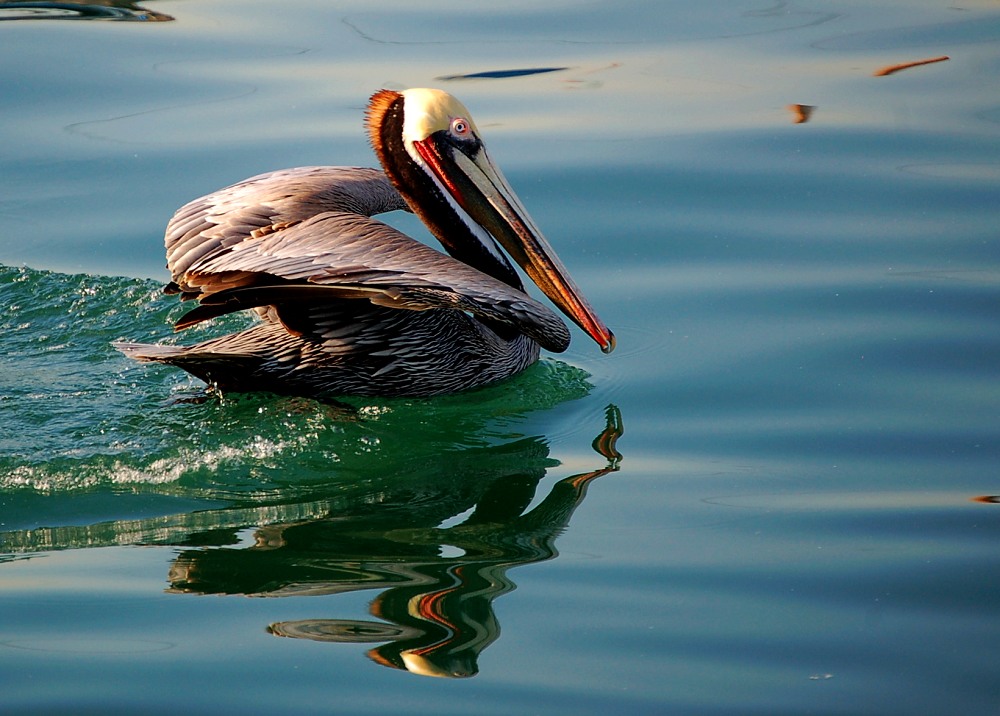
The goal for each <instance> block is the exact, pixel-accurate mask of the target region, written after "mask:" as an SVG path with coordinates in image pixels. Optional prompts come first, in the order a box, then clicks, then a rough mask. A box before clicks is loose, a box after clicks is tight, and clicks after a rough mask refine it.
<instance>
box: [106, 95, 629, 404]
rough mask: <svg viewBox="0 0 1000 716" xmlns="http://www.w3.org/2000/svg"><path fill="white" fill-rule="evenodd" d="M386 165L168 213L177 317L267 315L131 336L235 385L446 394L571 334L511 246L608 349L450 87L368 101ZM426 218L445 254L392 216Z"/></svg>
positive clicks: (294, 178) (558, 348)
mask: <svg viewBox="0 0 1000 716" xmlns="http://www.w3.org/2000/svg"><path fill="white" fill-rule="evenodd" d="M366 123H367V128H368V134H369V138H370V141H371V144H372V147H373V149H374V150H375V154H376V156H377V157H378V159H379V162H380V163H381V165H382V169H383V171H379V170H377V169H368V168H360V167H320V166H317V167H298V168H294V169H284V170H280V171H275V172H270V173H267V174H261V175H259V176H255V177H251V178H249V179H246V180H244V181H242V182H239V183H238V184H234V185H232V186H229V187H226V188H224V189H220V190H219V191H216V192H214V193H212V194H208V195H207V196H203V197H201V198H200V199H195V200H194V201H192V202H190V203H188V204H186V205H185V206H183V207H181V208H180V209H179V210H177V212H176V213H175V214H174V216H173V218H172V219H171V220H170V222H169V223H168V225H167V229H166V236H165V241H164V243H165V245H166V254H167V268H168V270H169V271H170V274H171V279H172V281H171V283H170V284H168V285H167V287H166V288H165V289H164V291H165V292H167V293H179V294H180V297H181V299H182V300H186V299H197V302H198V306H197V307H195V308H194V309H193V310H191V311H189V312H188V313H186V314H185V315H184V316H182V317H181V318H180V319H179V320H178V321H177V322H176V324H175V329H176V330H181V329H183V328H187V327H189V326H192V325H195V324H197V323H200V322H202V321H205V320H208V319H210V318H214V317H217V316H221V315H224V314H228V313H232V312H235V311H242V310H246V309H253V310H255V311H256V313H257V314H258V315H259V317H260V319H261V320H260V321H259V322H257V323H255V324H254V325H253V326H252V327H250V328H248V329H246V330H244V331H241V332H239V333H234V334H231V335H227V336H223V337H220V338H214V339H211V340H206V341H204V342H202V343H198V344H196V345H190V346H174V345H149V344H139V343H117V344H115V346H116V347H117V348H118V349H119V350H121V351H122V352H123V353H125V354H126V355H128V356H130V357H132V358H134V359H137V360H139V361H146V362H156V363H166V364H169V365H172V366H176V367H178V368H182V369H184V370H185V371H187V372H189V373H191V374H193V375H195V376H197V377H198V378H200V379H201V380H203V381H205V382H206V383H208V384H209V386H210V387H212V388H215V389H217V390H218V391H219V392H222V393H225V392H248V391H269V392H274V393H281V394H289V395H300V396H308V397H335V396H344V395H359V396H430V395H438V394H442V393H452V392H457V391H462V390H468V389H470V388H476V387H479V386H482V385H486V384H488V383H493V382H496V381H499V380H503V379H504V378H507V377H509V376H512V375H514V374H516V373H518V372H519V371H521V370H524V369H525V368H526V367H528V366H529V365H531V364H532V363H534V362H535V361H537V360H538V356H539V350H540V348H544V349H545V350H548V351H553V352H562V351H564V350H566V348H567V347H568V346H569V341H570V334H569V330H568V329H567V327H566V324H565V323H564V322H563V321H562V319H561V318H559V317H558V316H557V315H556V314H555V313H554V312H553V311H552V310H551V309H549V308H547V307H546V306H545V305H543V304H542V303H539V302H538V301H536V300H535V299H533V298H531V297H530V296H529V295H528V294H527V293H525V289H524V285H523V283H522V282H521V279H520V277H519V274H518V272H517V271H516V270H515V268H514V267H513V266H512V264H511V262H510V261H509V260H508V258H507V256H506V255H505V254H504V253H503V251H502V250H501V248H500V247H503V249H504V250H506V252H507V254H509V256H510V257H511V258H513V259H514V261H515V262H517V264H518V265H520V266H521V268H522V269H523V270H524V272H525V273H526V274H527V276H528V277H529V278H530V279H531V280H532V281H533V282H534V283H535V284H536V285H537V286H538V287H539V288H540V289H541V291H542V292H543V293H544V294H545V295H546V296H548V298H549V299H550V300H551V301H552V303H553V304H554V305H555V306H556V307H557V308H558V309H559V310H560V311H562V313H564V314H565V315H566V316H567V317H568V318H570V319H571V320H572V321H573V322H574V323H576V324H577V325H578V326H580V328H581V329H583V331H585V332H586V333H587V334H588V335H589V336H590V337H591V338H593V339H594V341H596V342H597V343H598V345H599V346H600V347H601V349H602V350H603V351H604V352H605V353H609V352H610V351H611V350H612V349H613V348H614V345H615V338H614V334H612V332H611V331H610V330H609V329H608V328H607V326H605V325H604V323H603V322H602V321H601V319H600V318H598V316H597V313H596V312H595V311H594V309H593V308H592V307H591V306H590V304H589V303H588V302H587V300H586V299H585V298H584V296H583V294H582V292H581V291H580V289H579V288H577V286H576V284H575V283H574V282H573V280H572V278H571V277H570V275H569V272H568V271H567V270H566V268H565V267H564V266H563V265H562V263H561V262H560V261H559V259H558V257H557V256H556V254H555V252H554V251H553V250H552V247H551V246H549V244H548V242H547V241H546V240H545V238H544V237H543V235H542V233H541V232H540V231H539V230H538V228H537V227H536V226H535V223H534V222H533V221H532V219H531V217H530V216H529V215H528V213H527V212H526V211H525V209H524V207H523V206H522V204H521V202H520V200H519V199H518V198H517V195H516V194H514V192H513V190H512V189H511V188H510V185H509V184H508V183H507V180H506V179H505V178H504V176H503V174H502V173H501V172H500V170H499V169H498V168H497V166H496V165H495V164H494V163H493V161H492V160H491V159H490V155H489V153H488V152H487V151H486V147H485V145H484V144H483V140H482V137H481V135H480V133H479V130H478V129H477V127H476V125H475V123H474V122H473V120H472V117H471V116H470V115H469V112H468V110H467V109H466V108H465V107H464V106H463V105H462V103H461V102H459V101H458V100H457V99H455V98H454V97H452V96H451V95H449V94H448V93H446V92H443V91H441V90H435V89H409V90H404V91H402V92H395V91H391V90H380V91H378V92H376V93H375V94H374V95H372V97H371V99H370V100H369V103H368V108H367V112H366ZM394 210H405V211H412V212H414V213H415V214H416V215H417V216H418V217H419V218H420V219H421V220H422V221H423V223H424V224H425V225H426V226H427V228H428V229H429V230H430V232H431V233H432V234H433V235H434V236H435V237H436V238H437V240H438V241H440V242H441V245H442V246H443V247H444V249H445V251H446V252H447V254H444V253H442V252H440V251H438V250H436V249H433V248H431V247H430V246H427V245H425V244H423V243H420V242H419V241H416V240H415V239H412V238H410V237H408V236H406V235H405V234H403V233H402V232H400V231H398V230H396V229H394V228H392V227H390V226H388V225H386V224H384V223H382V222H380V221H378V220H376V219H373V218H372V217H373V216H374V215H376V214H379V213H382V212H388V211H394Z"/></svg>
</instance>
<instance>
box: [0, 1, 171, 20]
mask: <svg viewBox="0 0 1000 716" xmlns="http://www.w3.org/2000/svg"><path fill="white" fill-rule="evenodd" d="M173 19H174V18H173V17H171V16H170V15H165V14H163V13H160V12H153V11H152V10H147V9H146V8H143V7H139V5H137V4H136V3H134V2H129V1H128V0H86V1H85V2H74V1H73V0H66V1H65V2H45V1H43V0H40V1H37V2H30V1H24V2H22V1H19V0H13V1H12V2H4V1H3V0H0V20H113V21H119V22H169V21H170V20H173Z"/></svg>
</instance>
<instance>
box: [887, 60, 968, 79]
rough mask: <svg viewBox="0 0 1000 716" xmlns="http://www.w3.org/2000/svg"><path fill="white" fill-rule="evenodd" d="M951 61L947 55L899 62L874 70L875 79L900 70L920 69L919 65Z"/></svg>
mask: <svg viewBox="0 0 1000 716" xmlns="http://www.w3.org/2000/svg"><path fill="white" fill-rule="evenodd" d="M949 59H951V58H950V57H948V55H941V56H940V57H929V58H927V59H926V60H915V61H913V62H901V63H899V64H898V65H888V66H886V67H883V68H881V69H879V70H875V77H885V76H886V75H891V74H893V73H894V72H899V71H900V70H908V69H910V68H911V67H920V66H921V65H933V64H934V63H935V62H944V61H945V60H949Z"/></svg>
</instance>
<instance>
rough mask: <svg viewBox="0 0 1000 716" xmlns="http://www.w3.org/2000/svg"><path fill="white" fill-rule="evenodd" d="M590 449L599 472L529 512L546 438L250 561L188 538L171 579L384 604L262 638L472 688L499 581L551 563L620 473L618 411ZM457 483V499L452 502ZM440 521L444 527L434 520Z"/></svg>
mask: <svg viewBox="0 0 1000 716" xmlns="http://www.w3.org/2000/svg"><path fill="white" fill-rule="evenodd" d="M606 419H607V423H606V425H605V427H604V429H603V430H602V431H601V432H600V434H599V435H598V436H597V438H596V439H595V440H594V443H593V445H594V449H595V450H596V451H597V452H598V453H599V454H600V455H601V456H602V457H603V458H604V459H605V460H606V463H605V464H604V465H603V466H602V467H600V468H598V469H595V470H592V471H590V472H585V473H580V474H577V475H573V476H571V477H566V478H564V479H561V480H559V481H558V482H556V483H555V484H554V485H552V487H551V488H550V489H549V492H548V494H547V495H545V497H544V498H543V499H541V500H540V501H539V502H538V503H537V504H536V505H535V506H534V507H531V508H530V509H528V508H529V506H530V505H531V504H532V502H533V501H534V499H535V493H536V490H537V488H538V486H539V482H540V481H541V480H542V478H543V477H544V476H545V473H546V463H547V462H548V454H549V451H548V446H547V444H546V442H545V441H544V440H543V439H542V438H538V437H533V438H524V439H521V440H517V441H514V442H511V443H508V444H505V445H499V446H491V447H485V448H481V449H478V450H469V451H466V453H465V454H463V455H462V456H461V459H459V460H456V461H452V462H451V463H450V464H449V465H442V466H441V474H440V479H439V480H438V481H437V482H432V483H431V484H429V485H428V484H424V485H422V495H421V497H420V499H412V495H411V494H410V488H409V487H407V483H406V482H405V481H404V482H401V483H400V486H401V487H400V489H401V494H391V493H390V494H380V495H378V496H375V495H369V496H367V498H366V499H359V500H356V501H353V502H352V503H351V504H347V505H340V507H339V509H338V510H337V512H336V513H331V514H329V515H325V516H323V517H321V518H317V519H309V520H304V521H300V522H286V523H281V524H271V525H267V526H264V527H259V528H257V529H256V530H255V531H254V534H253V544H252V545H251V546H249V547H244V548H241V547H232V546H226V545H227V543H231V542H232V540H233V538H234V533H233V532H232V531H231V530H225V531H222V532H221V533H219V532H215V533H213V532H206V533H203V534H200V535H191V536H190V538H189V539H190V541H191V542H193V543H195V544H197V548H192V549H187V550H185V551H183V552H182V553H181V554H180V555H179V556H178V557H177V559H176V561H175V562H174V564H173V566H172V568H171V570H170V575H169V580H170V584H171V590H170V591H174V592H186V593H198V594H243V595H249V596H270V597H276V596H301V595H324V594H337V593H343V592H349V591H355V590H361V589H378V590H382V591H381V593H380V594H379V596H378V597H376V598H375V599H374V600H373V601H372V603H371V606H370V611H371V613H372V615H373V616H374V617H376V618H377V619H378V620H379V621H363V620H362V621H359V620H351V619H337V618H316V619H306V620H298V621H287V622H279V623H276V624H272V625H271V626H270V627H269V628H268V629H269V631H270V633H272V634H275V635H277V636H284V637H292V638H300V639H311V640H314V641H328V642H342V643H343V642H350V643H357V642H366V643H367V642H377V643H380V644H381V645H380V646H376V647H374V648H372V649H371V650H370V651H369V652H368V656H369V657H370V658H371V659H372V660H373V661H375V662H377V663H379V664H383V665H386V666H391V667H394V668H397V669H405V670H407V671H410V672H413V673H417V674H421V675H426V676H444V677H468V676H473V675H475V674H476V673H477V672H478V665H477V661H478V656H479V654H480V652H482V650H483V649H485V648H486V647H487V646H489V645H490V644H491V643H493V641H495V640H496V638H497V637H498V636H499V633H500V627H499V624H498V623H497V619H496V615H495V614H494V612H493V609H492V603H493V600H494V599H496V598H497V597H499V596H501V595H503V594H506V593H507V592H510V591H511V590H513V589H514V583H513V582H512V581H511V580H510V578H509V577H508V576H507V571H508V570H509V569H510V568H512V567H516V566H519V565H524V564H531V563H533V562H540V561H544V560H547V559H551V558H553V557H555V556H556V554H557V552H556V548H555V540H556V537H557V536H558V535H559V534H561V532H562V531H563V530H564V529H565V528H566V526H567V525H568V523H569V520H570V517H571V516H572V514H573V511H574V510H575V509H576V507H577V506H578V505H579V504H580V503H581V501H582V500H583V498H584V497H585V496H586V493H587V487H588V486H589V485H590V483H591V482H592V481H593V480H595V479H596V478H598V477H601V476H603V475H607V474H608V473H611V472H614V471H616V470H617V469H618V465H619V462H620V460H621V454H620V453H618V451H617V449H616V447H615V443H616V441H617V439H618V437H620V436H621V434H622V432H623V427H622V421H621V415H620V413H619V411H618V409H617V408H616V407H614V406H610V407H609V408H608V409H607V414H606ZM456 474H457V475H459V476H460V477H461V478H462V479H461V482H462V484H463V485H464V486H466V487H467V488H469V489H467V490H465V491H464V492H463V491H459V492H456V490H455V489H454V486H455V482H454V476H455V475H456ZM442 516H446V519H444V520H442Z"/></svg>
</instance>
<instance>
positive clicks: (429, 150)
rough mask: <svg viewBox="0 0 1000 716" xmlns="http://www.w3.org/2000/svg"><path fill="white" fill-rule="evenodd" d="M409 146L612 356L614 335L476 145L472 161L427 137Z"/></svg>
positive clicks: (579, 324)
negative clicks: (414, 148) (414, 149)
mask: <svg viewBox="0 0 1000 716" xmlns="http://www.w3.org/2000/svg"><path fill="white" fill-rule="evenodd" d="M414 145H415V146H416V147H417V151H419V152H420V155H421V157H422V158H423V159H424V161H425V162H427V164H428V166H429V167H430V168H431V170H432V171H433V172H434V173H435V174H436V175H437V176H438V179H440V181H441V183H442V184H443V185H444V186H445V187H446V188H447V189H448V191H449V193H450V194H451V195H452V197H453V198H454V199H455V201H456V202H458V204H459V206H461V207H462V208H463V209H464V210H465V211H466V212H467V213H468V214H469V216H471V217H472V218H473V219H474V220H475V221H477V222H478V223H479V224H480V225H481V226H482V227H483V228H484V229H486V230H487V231H489V232H490V234H492V235H493V237H494V238H495V239H496V240H497V241H499V242H500V244H501V245H502V246H503V247H504V249H506V250H507V253H509V254H510V255H511V257H512V258H513V259H514V260H515V261H516V262H517V263H518V264H519V265H520V266H521V268H523V269H524V271H525V273H527V274H528V276H529V277H530V278H531V280H532V281H534V282H535V284H536V285H537V286H538V287H539V288H540V289H541V290H542V292H543V293H544V294H545V295H546V296H548V297H549V299H550V300H551V301H552V302H553V303H554V304H555V305H556V306H558V307H559V309H560V310H561V311H562V312H563V313H565V314H566V315H567V316H568V317H569V318H570V319H571V320H572V321H573V322H574V323H576V324H577V325H578V326H580V328H582V329H583V330H584V331H585V332H586V333H587V335H589V336H590V337H591V338H593V339H594V340H595V341H596V342H597V344H598V345H599V346H600V347H601V350H602V351H603V352H604V353H610V352H611V351H613V350H614V349H615V334H614V333H612V332H611V330H610V329H609V328H608V327H607V326H606V325H604V321H602V320H601V319H600V318H599V317H598V315H597V312H596V311H595V310H594V308H593V307H592V306H591V305H590V303H589V302H588V301H587V299H586V298H584V296H583V292H582V291H581V290H580V289H579V287H578V286H577V285H576V283H575V282H574V281H573V279H572V278H571V277H570V275H569V271H567V270H566V267H565V266H563V264H562V262H561V261H560V260H559V257H558V256H556V253H555V251H554V250H553V249H552V247H551V246H550V245H549V242H548V241H546V240H545V237H544V236H543V235H542V232H541V231H540V230H539V229H538V227H537V226H535V222H534V221H532V219H531V216H530V215H529V214H528V212H527V211H526V210H525V208H524V206H523V205H522V204H521V201H520V200H519V199H518V198H517V194H515V193H514V190H513V189H511V188H510V184H508V183H507V179H506V178H505V177H504V175H503V174H502V173H501V172H500V169H499V168H497V166H496V165H495V164H494V163H493V161H492V160H491V159H490V157H489V155H488V154H487V152H486V148H485V147H483V146H482V145H480V148H479V151H478V152H477V153H476V155H475V157H474V158H473V157H469V156H468V155H466V154H465V153H464V152H462V151H461V150H459V149H457V148H454V147H452V146H451V145H449V144H447V143H444V147H445V149H444V151H442V147H441V146H440V145H439V144H438V142H437V141H436V140H435V138H434V136H433V135H431V136H430V137H428V138H427V139H425V140H423V141H418V142H414Z"/></svg>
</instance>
